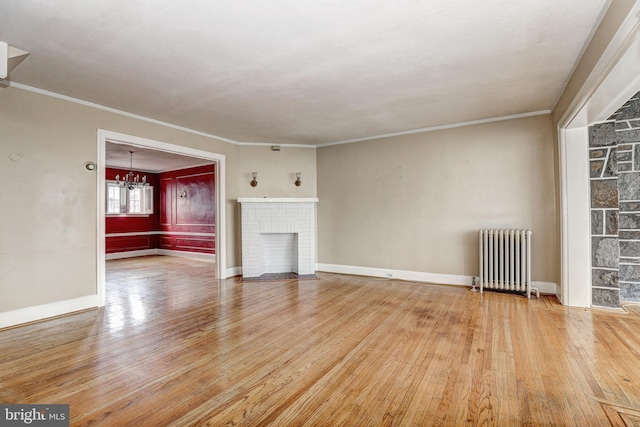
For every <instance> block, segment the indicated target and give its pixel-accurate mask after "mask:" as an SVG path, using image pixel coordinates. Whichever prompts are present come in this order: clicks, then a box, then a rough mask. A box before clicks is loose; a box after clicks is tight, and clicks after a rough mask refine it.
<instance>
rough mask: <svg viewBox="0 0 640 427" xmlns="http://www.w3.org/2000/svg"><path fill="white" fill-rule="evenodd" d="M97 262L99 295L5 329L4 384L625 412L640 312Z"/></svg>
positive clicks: (388, 413) (310, 405) (140, 413)
mask: <svg viewBox="0 0 640 427" xmlns="http://www.w3.org/2000/svg"><path fill="white" fill-rule="evenodd" d="M214 270H215V268H214V265H213V264H209V263H206V262H202V261H195V260H187V259H181V258H172V257H145V258H137V259H129V260H117V261H109V262H108V263H107V282H108V284H109V285H108V291H107V293H108V305H107V306H106V307H105V308H102V309H99V310H92V311H88V312H84V313H79V314H75V315H71V316H66V317H61V318H57V319H53V320H49V321H45V322H41V323H37V324H32V325H27V326H23V327H19V328H14V329H9V330H4V331H0V402H1V403H67V404H69V405H70V408H71V425H73V426H88V425H92V426H94V425H100V426H131V425H140V426H191V425H198V426H200V425H209V426H223V425H247V426H302V425H304V426H350V425H355V426H385V425H398V426H431V425H434V426H436V425H437V426H459V425H495V426H517V425H528V426H529V425H531V426H536V425H537V426H565V425H566V426H609V425H614V426H625V425H639V424H638V423H639V422H640V316H638V311H637V309H636V308H633V307H632V308H633V310H634V311H630V312H629V313H621V312H611V311H604V310H587V309H575V308H566V307H562V306H561V305H559V303H558V302H557V301H556V299H555V297H550V296H543V297H542V298H540V299H539V300H536V299H535V298H532V299H531V300H527V299H526V298H524V297H521V296H515V295H505V294H496V293H484V294H482V295H481V294H479V293H473V292H470V291H469V290H468V289H467V288H461V287H448V286H435V285H427V284H418V283H411V282H401V281H394V280H377V279H372V278H362V277H354V276H344V275H336V274H326V273H318V279H309V280H291V279H289V280H281V281H272V282H245V283H243V282H242V281H241V280H239V279H227V280H216V279H215V278H214V277H215V273H214Z"/></svg>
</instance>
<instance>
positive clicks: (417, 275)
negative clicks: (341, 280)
mask: <svg viewBox="0 0 640 427" xmlns="http://www.w3.org/2000/svg"><path fill="white" fill-rule="evenodd" d="M316 270H318V271H325V272H327V273H340V274H353V275H356V276H370V277H383V278H387V279H398V280H408V281H412V282H427V283H435V284H439V285H460V286H471V281H472V278H471V276H460V275H455V274H440V273H424V272H420V271H409V270H393V269H387V268H373V267H357V266H353V265H338V264H317V265H316Z"/></svg>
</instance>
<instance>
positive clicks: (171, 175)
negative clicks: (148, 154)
mask: <svg viewBox="0 0 640 427" xmlns="http://www.w3.org/2000/svg"><path fill="white" fill-rule="evenodd" d="M158 180H159V183H160V185H159V187H160V196H159V200H160V215H159V218H158V229H159V230H160V231H162V232H163V233H162V235H161V236H160V240H159V242H158V247H159V248H160V249H170V250H177V251H190V252H203V253H211V254H213V253H215V231H216V229H215V227H216V226H215V213H216V205H215V165H206V166H200V167H196V168H189V169H180V170H177V171H171V172H164V173H161V174H159V175H158Z"/></svg>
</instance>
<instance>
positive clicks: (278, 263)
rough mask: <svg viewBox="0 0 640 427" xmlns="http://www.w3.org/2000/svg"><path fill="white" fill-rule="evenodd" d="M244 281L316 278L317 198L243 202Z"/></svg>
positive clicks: (254, 199) (245, 200)
mask: <svg viewBox="0 0 640 427" xmlns="http://www.w3.org/2000/svg"><path fill="white" fill-rule="evenodd" d="M238 202H239V203H240V205H241V210H242V277H245V278H253V277H260V276H261V275H263V274H265V273H289V272H291V273H298V275H301V276H302V275H310V274H315V263H316V203H317V202H318V199H316V198H277V199H276V198H262V199H257V198H240V199H238Z"/></svg>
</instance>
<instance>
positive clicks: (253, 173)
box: [251, 172, 258, 187]
mask: <svg viewBox="0 0 640 427" xmlns="http://www.w3.org/2000/svg"><path fill="white" fill-rule="evenodd" d="M257 177H258V172H251V178H253V179H252V180H251V186H252V187H255V186H257V185H258V181H256V178H257Z"/></svg>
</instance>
